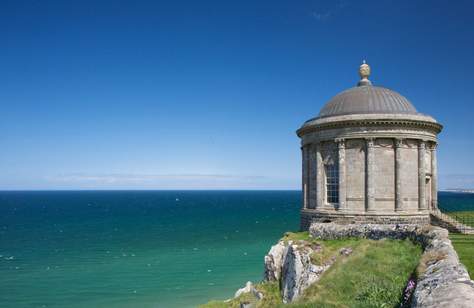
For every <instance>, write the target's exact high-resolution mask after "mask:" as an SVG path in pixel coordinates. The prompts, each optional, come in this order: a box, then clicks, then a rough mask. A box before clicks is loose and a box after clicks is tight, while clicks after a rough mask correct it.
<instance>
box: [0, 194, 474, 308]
mask: <svg viewBox="0 0 474 308" xmlns="http://www.w3.org/2000/svg"><path fill="white" fill-rule="evenodd" d="M439 201H440V204H442V206H443V207H446V208H448V209H450V210H462V209H472V208H473V205H474V194H460V193H440V196H439ZM300 202H301V193H300V192H299V191H55V192H46V191H45V192H0V307H193V306H196V305H198V304H201V303H205V302H207V301H208V300H210V299H225V298H229V297H231V296H232V295H233V293H234V292H235V290H236V289H237V288H239V287H242V286H243V285H244V284H245V282H246V281H247V280H252V281H254V282H256V281H260V280H261V278H262V270H263V256H264V255H265V253H266V252H267V251H268V249H269V248H270V246H271V245H272V244H274V243H275V242H276V240H277V239H278V238H280V237H281V236H282V234H283V233H284V232H285V231H289V230H290V231H296V230H298V225H299V221H298V219H299V217H298V216H299V215H298V210H299V206H300Z"/></svg>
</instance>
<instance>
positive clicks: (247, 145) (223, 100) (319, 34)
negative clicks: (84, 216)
mask: <svg viewBox="0 0 474 308" xmlns="http://www.w3.org/2000/svg"><path fill="white" fill-rule="evenodd" d="M472 16H474V4H472V2H471V1H357V2H355V1H289V0H288V1H275V0H272V1H242V0H241V1H179V0H176V1H117V0H115V1H20V0H14V1H5V0H3V1H1V2H0V104H1V121H0V189H88V188H94V189H110V188H112V189H122V188H132V189H135V188H136V189H138V188H143V189H169V188H173V189H181V188H184V189H191V188H198V189H206V188H209V189H215V188H219V189H220V188H222V189H239V188H245V189H261V188H265V189H299V188H300V174H301V163H300V149H299V140H298V138H297V136H296V135H295V130H296V129H297V128H298V127H299V126H300V125H301V124H302V123H303V121H305V120H307V119H308V118H310V117H312V116H314V115H316V114H317V113H318V112H319V109H320V108H321V107H322V105H323V104H324V103H325V102H326V101H327V100H329V99H330V98H331V97H332V96H333V95H335V94H337V93H338V92H340V91H341V90H344V89H346V88H348V87H351V86H354V85H355V84H356V82H357V81H358V76H357V69H358V66H359V64H360V62H361V60H362V59H367V61H368V63H369V64H370V65H371V67H372V76H371V80H372V81H373V82H374V84H376V85H382V86H386V87H388V88H392V89H394V90H397V91H398V92H400V93H402V94H403V95H405V96H406V97H408V99H410V100H411V101H412V102H413V103H414V104H415V106H416V107H417V109H418V110H419V111H421V112H423V113H427V114H430V115H432V116H434V117H435V118H436V119H437V120H438V121H440V122H441V123H442V124H443V125H445V129H444V131H443V132H442V134H441V135H440V147H439V170H440V187H441V188H446V187H467V188H474V167H473V163H472V162H473V155H474V154H473V153H474V141H473V131H474V124H473V123H474V92H473V91H474V18H473V17H472Z"/></svg>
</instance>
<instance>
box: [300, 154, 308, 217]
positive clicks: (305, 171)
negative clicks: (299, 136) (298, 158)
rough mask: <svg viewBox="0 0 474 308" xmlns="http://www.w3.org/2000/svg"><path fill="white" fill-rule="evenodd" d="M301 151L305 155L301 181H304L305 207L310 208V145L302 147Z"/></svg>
mask: <svg viewBox="0 0 474 308" xmlns="http://www.w3.org/2000/svg"><path fill="white" fill-rule="evenodd" d="M301 153H302V156H303V159H302V161H303V164H302V170H301V175H302V179H301V183H302V185H303V186H302V192H303V209H307V208H308V146H307V145H304V146H303V147H301Z"/></svg>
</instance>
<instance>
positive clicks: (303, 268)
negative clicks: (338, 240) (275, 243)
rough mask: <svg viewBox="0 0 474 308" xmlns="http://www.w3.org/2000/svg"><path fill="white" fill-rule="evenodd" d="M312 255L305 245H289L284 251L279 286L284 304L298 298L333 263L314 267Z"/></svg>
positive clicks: (311, 251)
mask: <svg viewBox="0 0 474 308" xmlns="http://www.w3.org/2000/svg"><path fill="white" fill-rule="evenodd" d="M312 253H313V249H311V248H310V247H308V246H305V245H302V246H299V245H289V246H288V248H287V249H286V254H285V256H284V261H283V268H282V278H281V284H280V289H281V295H282V298H283V302H284V303H289V302H291V301H293V300H295V299H296V298H298V296H299V295H301V293H302V292H303V291H304V290H305V289H306V288H308V287H309V286H310V285H311V284H313V283H314V282H316V281H318V280H319V278H320V276H321V274H322V273H323V272H324V271H325V270H326V269H328V268H329V267H330V266H331V264H332V263H333V262H330V263H329V264H326V265H324V266H317V265H314V264H312V263H311V254H312Z"/></svg>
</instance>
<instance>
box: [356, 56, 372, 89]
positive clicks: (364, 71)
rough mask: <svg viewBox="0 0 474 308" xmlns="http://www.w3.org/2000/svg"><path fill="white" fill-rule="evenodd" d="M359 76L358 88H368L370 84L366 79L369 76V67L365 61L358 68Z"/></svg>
mask: <svg viewBox="0 0 474 308" xmlns="http://www.w3.org/2000/svg"><path fill="white" fill-rule="evenodd" d="M359 75H360V81H359V83H358V85H359V86H368V85H371V84H372V83H371V82H370V80H369V79H368V77H369V76H370V66H369V65H368V64H367V63H366V62H365V60H363V61H362V64H361V65H360V67H359Z"/></svg>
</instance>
